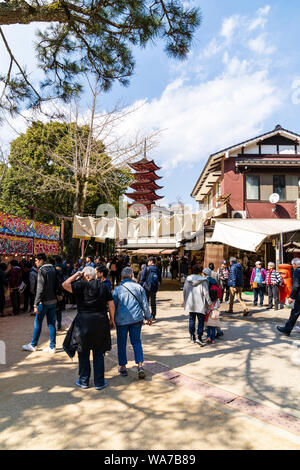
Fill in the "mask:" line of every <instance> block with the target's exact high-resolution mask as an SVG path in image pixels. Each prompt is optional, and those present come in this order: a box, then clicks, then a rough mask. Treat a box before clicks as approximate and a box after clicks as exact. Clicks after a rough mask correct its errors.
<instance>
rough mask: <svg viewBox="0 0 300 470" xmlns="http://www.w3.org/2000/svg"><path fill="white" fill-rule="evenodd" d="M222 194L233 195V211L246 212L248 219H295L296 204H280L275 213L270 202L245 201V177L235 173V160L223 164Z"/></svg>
mask: <svg viewBox="0 0 300 470" xmlns="http://www.w3.org/2000/svg"><path fill="white" fill-rule="evenodd" d="M221 193H222V194H223V195H224V194H231V196H230V209H231V211H246V212H247V217H249V218H256V219H295V217H296V215H295V209H296V204H295V203H294V202H280V203H279V204H277V210H276V212H275V213H274V212H273V211H272V209H273V208H274V205H273V204H270V203H269V202H247V201H244V194H245V191H244V175H243V174H241V173H236V172H235V158H228V159H224V161H223V164H222V181H221Z"/></svg>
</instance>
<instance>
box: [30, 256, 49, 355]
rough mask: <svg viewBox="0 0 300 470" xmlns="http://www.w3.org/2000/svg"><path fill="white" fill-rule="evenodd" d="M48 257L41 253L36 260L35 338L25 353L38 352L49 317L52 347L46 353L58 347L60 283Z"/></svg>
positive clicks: (46, 349)
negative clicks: (57, 305)
mask: <svg viewBox="0 0 300 470" xmlns="http://www.w3.org/2000/svg"><path fill="white" fill-rule="evenodd" d="M46 260H47V258H46V255H45V254H44V253H40V254H38V255H37V256H36V258H35V264H36V267H37V268H38V277H37V289H36V296H35V301H34V313H35V322H34V330H33V338H32V341H31V343H29V344H24V346H23V347H22V349H23V350H24V351H36V347H37V344H38V341H39V338H40V334H41V331H42V324H43V320H44V317H45V315H46V317H47V324H48V328H49V336H50V346H49V348H45V349H44V350H43V351H44V352H49V353H51V354H54V353H55V347H56V328H55V322H56V303H57V293H58V292H57V289H58V282H57V276H56V270H55V268H54V266H53V265H52V264H47V263H46Z"/></svg>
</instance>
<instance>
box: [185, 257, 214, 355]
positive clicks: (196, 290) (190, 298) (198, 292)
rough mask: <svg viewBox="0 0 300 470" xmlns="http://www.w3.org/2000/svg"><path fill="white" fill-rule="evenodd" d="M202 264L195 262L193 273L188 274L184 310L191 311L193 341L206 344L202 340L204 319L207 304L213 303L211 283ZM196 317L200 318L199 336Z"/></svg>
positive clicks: (190, 324) (190, 330) (202, 344)
mask: <svg viewBox="0 0 300 470" xmlns="http://www.w3.org/2000/svg"><path fill="white" fill-rule="evenodd" d="M202 270H203V268H202V266H201V265H200V264H195V265H194V266H193V267H192V273H193V274H192V275H191V276H188V277H187V279H186V281H185V284H184V287H183V299H184V310H185V311H186V312H188V313H189V333H190V338H191V343H198V344H199V345H200V346H205V343H204V342H203V340H202V336H203V331H204V320H205V314H206V311H207V306H210V305H211V304H212V302H211V299H210V295H209V283H208V280H207V278H206V277H205V276H203V273H202ZM196 318H197V320H198V328H197V338H196V335H195V332H196Z"/></svg>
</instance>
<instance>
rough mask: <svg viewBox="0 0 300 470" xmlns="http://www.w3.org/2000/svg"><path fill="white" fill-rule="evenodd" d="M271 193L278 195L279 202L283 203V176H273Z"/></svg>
mask: <svg viewBox="0 0 300 470" xmlns="http://www.w3.org/2000/svg"><path fill="white" fill-rule="evenodd" d="M273 192H274V193H277V194H279V196H280V200H281V201H284V200H285V199H286V198H285V175H274V176H273Z"/></svg>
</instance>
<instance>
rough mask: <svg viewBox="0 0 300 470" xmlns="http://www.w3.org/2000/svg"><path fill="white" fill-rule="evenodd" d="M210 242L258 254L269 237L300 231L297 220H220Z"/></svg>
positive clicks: (299, 224) (299, 222) (299, 221)
mask: <svg viewBox="0 0 300 470" xmlns="http://www.w3.org/2000/svg"><path fill="white" fill-rule="evenodd" d="M215 222H216V224H215V228H214V233H213V236H212V238H211V239H210V242H217V243H223V244H225V245H229V246H233V247H235V248H239V249H241V250H246V251H252V252H256V251H257V249H258V248H259V246H260V245H261V244H262V243H263V241H264V240H265V239H266V238H267V237H269V236H276V235H280V234H282V233H288V232H296V231H298V230H300V220H295V219H219V220H216V221H215Z"/></svg>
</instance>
